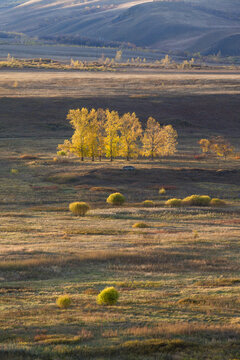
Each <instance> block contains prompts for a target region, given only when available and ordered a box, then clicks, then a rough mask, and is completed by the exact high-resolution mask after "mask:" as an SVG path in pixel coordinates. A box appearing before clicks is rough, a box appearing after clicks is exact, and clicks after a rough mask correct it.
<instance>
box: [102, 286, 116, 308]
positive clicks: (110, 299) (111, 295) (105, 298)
mask: <svg viewBox="0 0 240 360" xmlns="http://www.w3.org/2000/svg"><path fill="white" fill-rule="evenodd" d="M118 298H119V293H118V291H117V290H116V289H115V288H114V287H113V286H112V287H107V288H105V289H104V290H102V291H101V292H100V293H99V294H98V296H97V303H98V304H99V305H115V304H116V303H117V301H118Z"/></svg>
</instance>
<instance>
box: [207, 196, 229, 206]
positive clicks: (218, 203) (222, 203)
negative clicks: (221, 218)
mask: <svg viewBox="0 0 240 360" xmlns="http://www.w3.org/2000/svg"><path fill="white" fill-rule="evenodd" d="M210 205H211V206H226V203H225V201H224V200H221V199H218V198H213V199H212V200H211V201H210Z"/></svg>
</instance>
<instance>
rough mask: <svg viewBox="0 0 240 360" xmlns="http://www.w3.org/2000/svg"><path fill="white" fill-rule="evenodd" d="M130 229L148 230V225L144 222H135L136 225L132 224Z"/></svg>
mask: <svg viewBox="0 0 240 360" xmlns="http://www.w3.org/2000/svg"><path fill="white" fill-rule="evenodd" d="M132 227H133V228H139V229H145V228H148V227H149V225H148V224H146V223H145V222H137V223H135V224H133V226H132Z"/></svg>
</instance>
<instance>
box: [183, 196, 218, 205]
mask: <svg viewBox="0 0 240 360" xmlns="http://www.w3.org/2000/svg"><path fill="white" fill-rule="evenodd" d="M210 201H211V198H210V197H209V196H208V195H191V196H187V197H186V198H184V199H183V201H182V204H183V205H186V206H208V205H209V204H210Z"/></svg>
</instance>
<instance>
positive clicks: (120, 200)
mask: <svg viewBox="0 0 240 360" xmlns="http://www.w3.org/2000/svg"><path fill="white" fill-rule="evenodd" d="M106 201H107V203H108V204H111V205H123V204H124V202H125V196H123V195H122V194H121V193H118V192H117V193H113V194H111V195H109V197H108V198H107V200H106Z"/></svg>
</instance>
